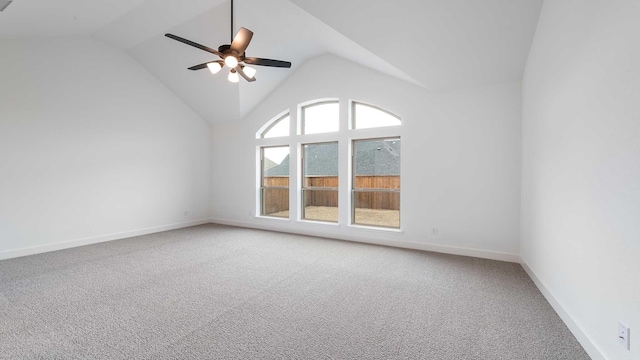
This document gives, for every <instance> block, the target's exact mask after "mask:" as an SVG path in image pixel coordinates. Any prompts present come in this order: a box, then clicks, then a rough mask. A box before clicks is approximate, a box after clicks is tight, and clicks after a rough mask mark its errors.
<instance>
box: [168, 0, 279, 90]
mask: <svg viewBox="0 0 640 360" xmlns="http://www.w3.org/2000/svg"><path fill="white" fill-rule="evenodd" d="M164 36H166V37H168V38H170V39H173V40H177V41H180V42H181V43H184V44H187V45H191V46H193V47H196V48H198V49H200V50H204V51H207V52H209V53H212V54H215V55H218V56H219V57H220V59H221V60H213V61H209V62H206V63H203V64H198V65H194V66H192V67H190V68H189V70H202V69H204V68H209V71H211V73H213V74H216V73H217V72H219V71H220V70H222V68H223V67H224V66H225V65H226V66H228V67H229V68H230V69H231V70H230V71H229V77H228V79H229V81H231V82H234V83H237V82H238V81H240V78H239V77H238V74H240V76H242V77H243V78H244V79H245V80H247V81H249V82H252V81H256V78H255V74H256V69H254V68H252V67H250V66H247V65H259V66H270V67H279V68H290V67H291V63H290V62H289V61H282V60H273V59H263V58H256V57H246V55H245V50H246V49H247V47H248V46H249V43H250V42H251V38H252V37H253V32H252V31H251V30H249V29H245V28H243V27H241V28H240V30H238V33H237V34H236V36H235V37H232V38H231V44H227V45H220V46H219V47H218V50H215V49H212V48H210V47H207V46H204V45H200V44H198V43H195V42H193V41H191V40H187V39H185V38H181V37H179V36H176V35H173V34H164ZM231 36H233V0H231Z"/></svg>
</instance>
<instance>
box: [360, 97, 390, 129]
mask: <svg viewBox="0 0 640 360" xmlns="http://www.w3.org/2000/svg"><path fill="white" fill-rule="evenodd" d="M351 122H352V127H351V128H352V129H370V128H376V127H383V126H398V125H400V124H401V121H400V118H399V117H398V116H396V115H394V114H392V113H390V112H388V111H386V110H383V109H381V108H379V107H377V106H373V105H367V104H363V103H359V102H355V101H352V102H351Z"/></svg>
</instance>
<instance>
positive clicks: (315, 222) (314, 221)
mask: <svg viewBox="0 0 640 360" xmlns="http://www.w3.org/2000/svg"><path fill="white" fill-rule="evenodd" d="M298 222H299V223H304V224H318V225H328V226H335V227H339V226H340V224H339V223H337V222H331V221H319V220H307V219H299V220H298Z"/></svg>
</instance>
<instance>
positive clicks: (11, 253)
mask: <svg viewBox="0 0 640 360" xmlns="http://www.w3.org/2000/svg"><path fill="white" fill-rule="evenodd" d="M210 222H211V221H210V220H209V219H206V220H193V221H187V222H183V223H178V224H170V225H162V226H156V227H151V228H146V229H138V230H131V231H124V232H120V233H115V234H107V235H99V236H92V237H88V238H83V239H75V240H69V241H62V242H57V243H54V244H46V245H38V246H31V247H27V248H22V249H15V250H7V251H0V260H5V259H11V258H17V257H21V256H28V255H35V254H41V253H45V252H50V251H56V250H63V249H69V248H73V247H78V246H83V245H90V244H97V243H101V242H105V241H112V240H120V239H126V238H128V237H133V236H140V235H147V234H152V233H157V232H162V231H167V230H175V229H181V228H185V227H189V226H196V225H202V224H208V223H210Z"/></svg>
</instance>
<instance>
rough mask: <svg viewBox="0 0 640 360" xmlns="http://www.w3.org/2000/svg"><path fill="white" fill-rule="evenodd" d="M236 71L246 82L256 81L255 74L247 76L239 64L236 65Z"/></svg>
mask: <svg viewBox="0 0 640 360" xmlns="http://www.w3.org/2000/svg"><path fill="white" fill-rule="evenodd" d="M236 71H237V72H238V74H240V76H242V77H243V78H244V79H245V80H247V81H248V82H254V81H256V77H255V76H254V77H248V76H247V74H245V73H244V71H243V70H242V66H240V65H238V66H236Z"/></svg>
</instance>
